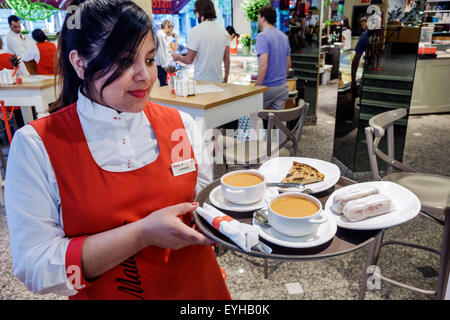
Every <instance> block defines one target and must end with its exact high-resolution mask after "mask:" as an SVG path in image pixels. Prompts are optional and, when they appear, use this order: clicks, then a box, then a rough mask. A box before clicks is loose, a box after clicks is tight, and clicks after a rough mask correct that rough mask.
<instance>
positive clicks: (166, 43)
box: [155, 29, 173, 68]
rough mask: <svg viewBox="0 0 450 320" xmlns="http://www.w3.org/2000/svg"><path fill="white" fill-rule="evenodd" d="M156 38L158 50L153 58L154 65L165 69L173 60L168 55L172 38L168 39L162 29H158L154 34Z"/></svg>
mask: <svg viewBox="0 0 450 320" xmlns="http://www.w3.org/2000/svg"><path fill="white" fill-rule="evenodd" d="M156 38H157V39H158V49H157V50H156V56H155V62H156V65H157V66H160V67H163V68H167V66H168V65H169V63H170V62H171V61H172V60H173V59H172V56H171V55H170V52H171V49H170V42H171V41H172V37H168V36H167V35H166V33H165V32H164V31H163V30H162V29H159V30H158V31H157V32H156Z"/></svg>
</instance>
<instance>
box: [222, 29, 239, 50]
mask: <svg viewBox="0 0 450 320" xmlns="http://www.w3.org/2000/svg"><path fill="white" fill-rule="evenodd" d="M225 29H226V30H227V31H228V34H229V35H230V54H237V53H238V44H239V37H240V35H239V33H236V30H234V28H233V27H232V26H228V27H226V28H225Z"/></svg>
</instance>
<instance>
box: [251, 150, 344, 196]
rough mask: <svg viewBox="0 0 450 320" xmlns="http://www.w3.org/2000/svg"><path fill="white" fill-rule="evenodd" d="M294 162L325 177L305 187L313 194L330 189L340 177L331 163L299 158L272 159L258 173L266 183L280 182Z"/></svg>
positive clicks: (339, 172) (336, 168)
mask: <svg viewBox="0 0 450 320" xmlns="http://www.w3.org/2000/svg"><path fill="white" fill-rule="evenodd" d="M294 161H297V162H300V163H304V164H307V165H310V166H312V167H314V168H316V169H317V170H319V171H320V172H321V173H323V174H324V175H325V179H324V181H320V182H315V183H310V184H307V185H306V187H307V188H309V189H311V190H312V191H313V192H314V193H318V192H321V191H324V190H327V189H329V188H331V187H332V186H334V185H335V184H336V183H337V182H338V180H339V178H340V177H341V171H340V170H339V168H338V166H336V165H335V164H333V163H331V162H327V161H323V160H319V159H312V158H300V157H280V158H273V159H270V160H268V161H267V162H265V163H263V164H262V165H261V167H259V169H258V171H259V172H261V173H262V174H263V175H264V176H265V177H266V180H267V182H281V180H283V179H284V178H285V177H286V175H287V174H288V172H289V170H290V169H291V167H292V163H293V162H294Z"/></svg>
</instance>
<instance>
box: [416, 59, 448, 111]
mask: <svg viewBox="0 0 450 320" xmlns="http://www.w3.org/2000/svg"><path fill="white" fill-rule="evenodd" d="M449 82H450V53H446V52H443V51H438V57H437V58H434V59H418V60H417V64H416V74H415V77H414V87H413V94H412V98H411V108H410V114H424V113H440V112H450V90H449V89H448V88H449V86H448V83H449Z"/></svg>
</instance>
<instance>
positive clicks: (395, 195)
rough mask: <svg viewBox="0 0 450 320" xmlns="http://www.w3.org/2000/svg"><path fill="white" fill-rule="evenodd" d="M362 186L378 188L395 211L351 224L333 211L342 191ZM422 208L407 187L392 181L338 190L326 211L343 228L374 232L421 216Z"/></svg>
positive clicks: (330, 199)
mask: <svg viewBox="0 0 450 320" xmlns="http://www.w3.org/2000/svg"><path fill="white" fill-rule="evenodd" d="M361 186H374V187H377V188H378V190H380V193H382V194H385V195H386V196H388V197H389V198H390V199H391V200H392V204H393V209H394V210H393V211H391V212H389V213H385V214H382V215H379V216H375V217H371V218H367V219H364V220H361V221H355V222H351V221H350V220H348V219H347V218H346V217H345V216H344V215H340V214H337V213H335V212H334V211H333V210H332V209H331V205H332V204H333V199H334V197H335V195H336V194H339V192H342V190H349V189H354V188H356V189H357V188H359V187H361ZM420 207H421V205H420V201H419V199H418V198H417V196H416V195H415V194H414V193H412V192H411V191H409V190H408V189H406V188H405V187H402V186H401V185H399V184H397V183H394V182H390V181H372V182H363V183H357V184H352V185H350V186H347V187H343V188H340V189H338V190H336V191H335V192H333V193H332V194H331V195H330V197H329V198H328V200H327V202H326V203H325V208H324V210H325V211H326V212H327V213H329V214H330V215H331V216H332V217H333V218H334V219H335V220H336V223H337V225H338V226H339V227H341V228H346V229H353V230H374V229H384V228H389V227H393V226H396V225H399V224H402V223H404V222H407V221H409V220H411V219H413V218H415V217H416V216H417V215H418V214H419V212H420Z"/></svg>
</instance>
